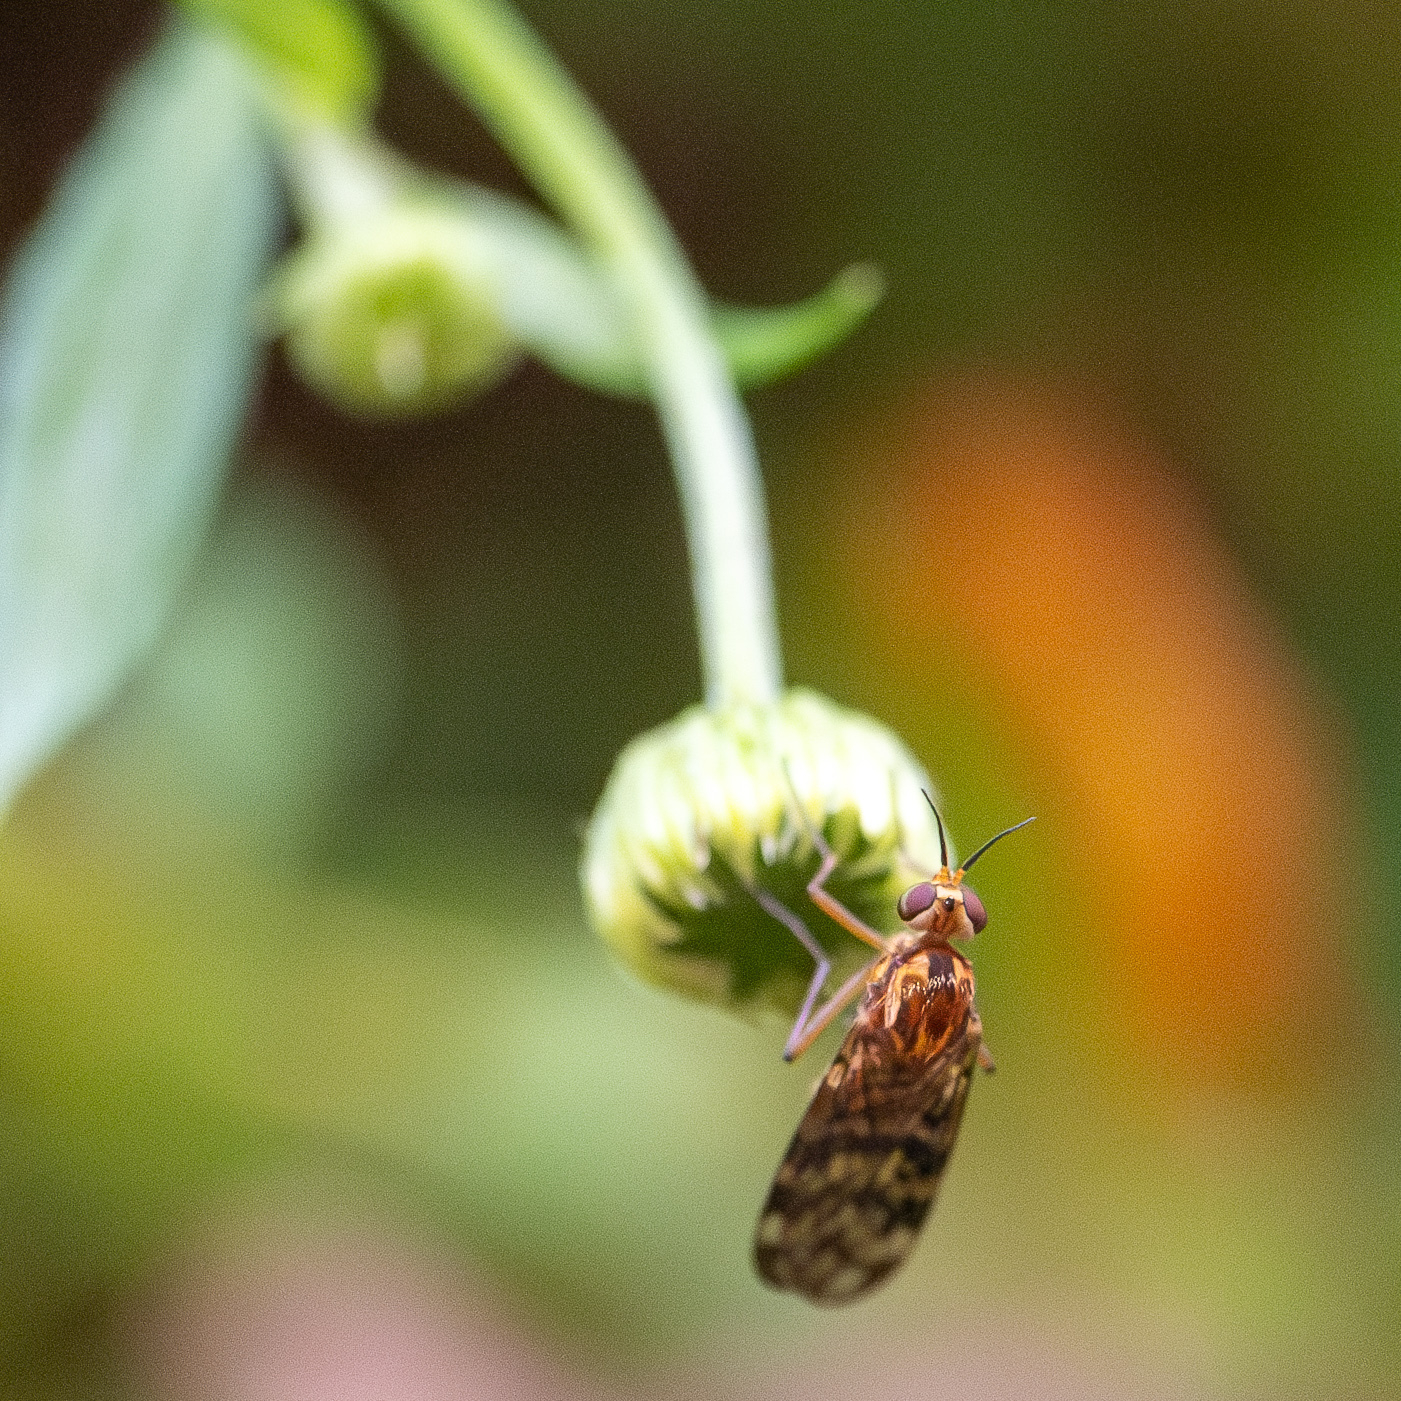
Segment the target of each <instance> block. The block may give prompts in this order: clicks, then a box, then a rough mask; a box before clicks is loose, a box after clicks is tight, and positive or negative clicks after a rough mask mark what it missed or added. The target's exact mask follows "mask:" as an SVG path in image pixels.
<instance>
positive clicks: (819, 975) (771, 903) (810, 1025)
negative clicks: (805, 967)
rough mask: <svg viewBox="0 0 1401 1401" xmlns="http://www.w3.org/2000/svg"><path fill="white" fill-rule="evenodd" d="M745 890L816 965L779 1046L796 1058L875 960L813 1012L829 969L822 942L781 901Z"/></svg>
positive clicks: (865, 977) (862, 982)
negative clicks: (790, 1024)
mask: <svg viewBox="0 0 1401 1401" xmlns="http://www.w3.org/2000/svg"><path fill="white" fill-rule="evenodd" d="M749 893H750V894H751V895H753V897H754V898H755V900H757V901H758V902H759V905H760V906H761V907H762V908H763V909H764V910H765V911H766V912H767V913H768V914H771V915H772V916H773V917H774V918H775V919H776V920H778V921H779V922H780V923H781V924H783V925H784V926H785V927H786V928H787V929H788V930H789V931H791V933H792V934H793V935H794V937H795V938H796V939H797V940H798V942H799V943H800V944H802V946H803V947H804V948H805V949H806V950H807V951H808V952H809V953H810V954H811V955H812V956H813V960H814V961H815V962H816V964H817V967H816V969H815V970H814V972H813V975H812V982H811V983H809V984H808V991H807V996H806V997H805V998H804V999H803V1006H802V1010H801V1011H800V1012H799V1013H798V1020H797V1021H795V1022H794V1023H793V1030H792V1031H790V1032H789V1033H788V1041H787V1043H786V1044H785V1045H784V1047H783V1059H784V1060H787V1061H791V1060H796V1059H797V1058H798V1057H799V1056H800V1055H802V1053H803V1052H804V1051H806V1050H807V1048H808V1047H809V1046H811V1045H812V1043H813V1042H814V1041H816V1040H817V1038H818V1037H819V1036H821V1035H822V1032H823V1031H824V1029H825V1028H826V1027H827V1024H828V1023H829V1022H830V1021H831V1020H832V1018H833V1017H835V1016H836V1015H837V1013H838V1012H840V1011H841V1010H842V1008H843V1007H845V1006H846V1005H847V1004H848V1003H849V1002H850V1001H851V1000H852V998H853V997H855V996H856V994H857V993H859V992H860V991H861V989H862V988H864V987H865V986H866V983H867V982H868V981H869V979H870V975H871V969H872V967H874V964H875V961H874V960H872V961H871V962H870V963H868V964H867V965H866V966H865V967H864V968H861V969H859V970H858V971H857V972H855V973H853V974H852V975H851V977H849V978H848V979H847V980H846V982H844V983H843V984H842V985H841V987H839V988H838V989H837V990H836V992H835V993H833V994H832V997H831V999H830V1000H829V1001H828V1002H827V1003H826V1005H825V1006H823V1007H819V1008H818V1009H817V1011H816V1012H814V1011H813V1006H814V1004H815V1003H816V1002H817V998H818V996H819V994H820V993H821V991H822V988H823V985H824V984H825V983H826V981H827V975H828V974H829V973H830V972H831V971H832V961H831V959H829V958H828V957H827V954H826V952H825V951H824V950H823V948H822V945H821V944H819V943H818V942H817V940H816V939H815V938H813V936H812V931H811V930H810V929H809V928H808V927H807V925H805V924H804V923H803V922H802V920H800V919H799V918H798V916H797V915H795V914H794V913H793V911H792V910H790V909H789V908H788V906H787V905H785V904H784V903H783V902H782V901H781V900H779V899H778V898H777V897H775V896H773V895H771V894H769V892H768V891H767V890H764V889H763V888H762V887H760V886H757V885H756V886H750V888H749Z"/></svg>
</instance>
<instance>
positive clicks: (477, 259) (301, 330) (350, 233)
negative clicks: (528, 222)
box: [272, 202, 515, 414]
mask: <svg viewBox="0 0 1401 1401" xmlns="http://www.w3.org/2000/svg"><path fill="white" fill-rule="evenodd" d="M272 296H273V307H274V317H275V322H276V328H277V329H278V330H280V331H283V332H285V334H286V345H287V353H288V356H289V358H290V359H291V360H292V362H293V364H294V365H295V366H296V367H297V370H298V371H299V372H300V373H301V375H302V376H303V377H304V378H305V379H306V380H307V382H308V383H310V384H311V385H313V386H314V387H315V388H316V389H318V390H320V391H321V392H322V393H323V394H325V395H326V396H327V397H328V398H330V399H332V400H334V401H335V402H336V403H338V404H340V405H341V406H342V407H343V408H346V409H349V410H351V411H352V412H358V413H374V414H407V413H417V412H420V411H422V410H425V409H433V408H440V407H443V406H445V405H447V404H449V403H451V402H452V401H453V400H456V399H460V398H463V397H465V396H467V395H468V394H471V393H474V392H477V391H480V390H482V389H484V388H486V387H487V386H488V385H490V384H491V383H492V382H494V381H495V380H496V379H497V378H498V377H499V376H500V375H501V374H502V373H503V372H504V371H505V369H506V368H507V367H508V366H509V365H510V364H511V362H512V359H513V358H514V353H515V347H514V344H513V342H512V340H511V338H510V336H509V335H508V333H507V332H506V330H505V328H504V326H503V325H502V322H501V319H500V316H499V315H498V313H497V310H496V303H495V291H494V284H493V281H492V279H491V277H490V276H489V266H488V263H487V256H486V249H485V248H484V246H483V244H482V242H481V236H480V235H479V233H478V232H477V231H476V230H475V229H474V228H473V227H472V225H471V223H470V222H469V221H468V220H466V219H465V218H463V217H462V216H461V215H460V214H458V213H456V212H455V211H453V210H452V209H451V208H438V207H435V206H433V205H431V204H422V203H417V202H397V203H394V204H391V205H390V206H389V207H388V208H385V209H382V210H378V211H375V212H374V213H371V214H368V215H366V216H364V217H361V218H356V219H349V220H337V221H335V222H333V223H330V224H328V225H325V226H324V227H322V228H321V229H319V230H318V231H316V232H315V233H313V234H311V235H310V237H309V238H308V240H307V241H306V242H305V243H304V244H303V245H302V246H301V247H300V248H298V249H297V250H296V251H295V252H293V253H292V255H291V256H290V257H289V259H288V260H287V262H286V263H285V264H284V265H283V268H282V270H281V272H280V273H279V275H278V278H277V281H276V283H275V284H274V287H273V292H272Z"/></svg>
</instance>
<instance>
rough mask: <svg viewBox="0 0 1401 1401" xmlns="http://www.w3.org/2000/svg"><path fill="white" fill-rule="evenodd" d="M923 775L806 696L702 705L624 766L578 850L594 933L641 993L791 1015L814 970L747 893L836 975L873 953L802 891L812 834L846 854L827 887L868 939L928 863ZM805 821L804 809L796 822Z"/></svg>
mask: <svg viewBox="0 0 1401 1401" xmlns="http://www.w3.org/2000/svg"><path fill="white" fill-rule="evenodd" d="M922 788H923V789H927V790H928V791H929V792H930V793H931V794H932V793H933V787H932V785H931V784H930V781H929V778H928V776H927V775H926V774H925V772H924V770H923V769H922V768H921V767H920V765H919V764H918V762H917V761H916V760H915V759H914V757H913V756H912V755H911V754H910V752H909V750H907V749H906V748H905V746H904V745H903V744H902V743H901V742H900V741H899V740H898V739H897V738H896V737H895V735H893V734H892V733H891V732H890V731H889V730H888V729H886V728H885V727H884V726H883V725H880V724H877V722H876V721H874V720H871V719H869V718H868V717H867V716H864V715H860V714H857V713H856V712H854V711H850V710H844V709H842V708H841V707H840V706H837V705H835V704H833V703H832V702H831V701H829V700H827V699H826V698H825V697H823V696H820V695H817V694H816V693H815V692H812V691H806V690H792V691H789V692H788V693H787V694H786V695H784V696H783V698H782V699H781V700H779V701H777V702H775V703H773V704H743V705H733V706H729V707H727V708H724V709H720V710H708V709H705V708H703V707H701V706H696V707H694V708H693V709H690V710H687V711H684V712H683V713H682V714H681V715H679V716H677V718H676V719H675V720H672V721H671V722H670V723H668V724H665V725H662V726H660V727H659V728H657V729H655V730H652V731H650V732H649V733H647V734H645V735H642V736H641V737H640V738H638V739H636V740H634V741H633V742H632V743H631V744H630V745H629V746H628V747H627V748H626V749H625V750H624V751H623V753H622V754H621V755H620V756H619V759H618V762H617V764H616V766H615V767H614V769H613V773H612V776H611V777H610V778H609V780H608V785H607V787H606V788H605V790H604V793H603V797H602V798H601V799H600V800H599V804H598V807H597V809H596V810H595V812H594V815H593V819H592V821H591V822H590V824H589V830H588V833H587V836H586V839H585V847H584V857H583V865H582V872H581V875H582V880H583V885H584V891H585V896H586V899H587V901H588V905H589V911H590V914H591V916H592V919H593V923H594V927H595V928H596V929H597V930H598V932H599V934H601V935H602V936H603V938H604V939H605V940H606V941H607V942H608V943H609V944H610V945H611V946H612V948H613V950H614V951H615V953H616V954H617V955H618V957H619V958H621V959H622V961H623V962H624V963H626V964H627V966H628V967H629V968H631V969H632V970H633V971H634V972H635V973H637V974H638V975H639V976H640V977H642V978H643V979H645V980H646V981H648V982H651V983H656V984H659V985H660V986H663V987H668V988H672V989H674V990H675V991H678V992H684V993H687V994H689V995H690V996H693V997H698V998H701V999H703V1000H705V1001H710V1002H716V1003H719V1004H721V1005H724V1006H728V1007H731V1008H735V1009H739V1010H745V1009H753V1008H757V1007H761V1006H772V1007H775V1008H778V1009H779V1010H782V1011H785V1012H789V1013H791V1012H793V1011H795V1010H796V1009H797V1007H798V1005H799V1003H800V1002H801V1000H802V995H803V992H804V989H805V988H806V987H807V984H808V981H809V979H810V978H811V976H812V959H811V957H810V956H809V955H808V953H807V952H806V951H805V950H804V949H803V947H802V946H801V945H800V944H799V942H798V941H797V939H795V938H794V937H793V935H792V933H791V932H790V931H789V930H787V929H786V928H784V926H783V925H781V924H780V923H779V922H778V921H777V920H775V919H774V918H773V917H772V916H771V915H768V914H766V913H765V912H764V911H763V910H762V909H761V908H760V907H759V905H758V904H757V903H756V902H755V900H754V898H753V896H752V894H751V893H750V891H751V888H752V887H753V886H756V885H757V886H762V887H763V888H764V889H766V890H768V891H770V892H771V893H772V894H774V895H776V896H777V897H778V898H779V899H780V900H782V901H783V902H784V903H785V904H787V905H788V906H789V908H790V909H793V910H794V911H796V912H797V913H798V914H799V915H800V916H801V917H802V918H803V919H804V920H805V921H806V922H807V924H808V927H809V928H810V929H811V930H812V931H813V933H814V934H816V936H817V938H818V939H819V941H820V942H821V943H822V944H823V945H824V946H825V947H826V949H827V952H828V954H829V956H830V957H831V958H832V961H833V967H834V973H835V974H836V976H841V975H842V973H843V972H844V971H845V970H848V969H854V968H855V967H857V966H859V964H860V963H861V962H862V961H864V959H866V958H867V957H869V954H870V950H869V949H867V948H866V946H865V945H864V944H861V943H859V942H858V941H857V940H856V939H854V938H852V937H851V935H849V934H848V933H846V932H845V931H842V930H840V929H839V928H838V926H836V925H835V924H833V923H832V922H831V921H829V920H828V919H827V918H826V917H825V916H824V915H822V914H821V913H820V911H819V910H818V909H817V907H816V906H815V905H814V904H813V903H812V901H811V900H810V899H809V898H808V896H807V893H806V890H805V886H806V884H807V882H808V880H809V879H811V877H812V875H813V874H814V872H815V871H816V869H817V867H818V864H819V862H820V859H821V858H820V855H819V852H818V850H817V848H816V846H815V844H814V842H813V838H812V831H813V829H814V828H815V829H816V830H817V831H819V832H821V833H822V835H823V836H824V837H825V839H826V841H827V842H828V844H829V845H830V846H831V848H832V849H833V850H834V851H835V852H836V853H837V854H838V855H839V856H840V857H841V858H842V859H841V862H840V864H839V865H838V867H837V871H836V874H835V875H834V876H833V877H832V879H831V880H830V881H829V882H828V888H829V889H830V890H831V891H832V893H833V894H834V895H835V896H836V897H837V898H838V899H839V900H841V901H842V902H843V903H844V904H846V905H847V906H849V907H850V908H851V909H852V910H854V911H855V912H856V913H857V914H858V915H860V917H861V918H862V919H864V920H865V921H866V922H867V923H869V924H872V925H874V926H875V927H876V928H878V929H888V928H890V927H892V925H897V924H898V920H897V919H896V917H895V902H896V900H897V899H898V898H899V896H900V894H901V892H902V891H903V890H904V889H905V888H906V887H907V886H909V885H910V884H912V883H913V882H914V881H915V880H917V879H918V878H919V876H920V875H921V874H923V873H928V872H931V871H934V870H937V869H938V867H939V864H940V863H939V838H938V833H937V829H936V827H935V824H934V817H933V814H932V813H931V811H930V809H929V806H928V804H927V803H926V802H925V800H924V797H923V795H922V793H921V792H920V790H921V789H922ZM800 809H801V811H800Z"/></svg>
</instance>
